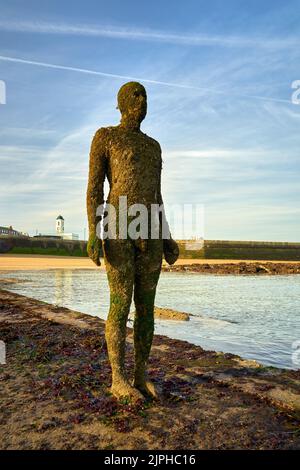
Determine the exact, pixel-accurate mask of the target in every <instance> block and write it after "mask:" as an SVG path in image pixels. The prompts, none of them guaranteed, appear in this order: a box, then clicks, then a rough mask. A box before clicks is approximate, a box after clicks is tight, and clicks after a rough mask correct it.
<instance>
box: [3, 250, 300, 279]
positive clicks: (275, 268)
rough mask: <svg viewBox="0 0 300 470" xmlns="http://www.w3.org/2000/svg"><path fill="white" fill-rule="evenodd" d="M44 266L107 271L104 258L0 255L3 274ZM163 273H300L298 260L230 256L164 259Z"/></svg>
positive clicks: (38, 268) (41, 268)
mask: <svg viewBox="0 0 300 470" xmlns="http://www.w3.org/2000/svg"><path fill="white" fill-rule="evenodd" d="M45 269H47V270H48V269H88V270H95V269H98V270H99V269H100V270H102V271H105V265H104V260H103V259H101V266H100V267H97V266H95V265H94V264H93V262H92V261H91V260H90V259H89V258H83V257H73V256H50V255H9V254H1V255H0V274H3V273H5V272H8V271H27V270H28V271H31V270H45ZM162 272H182V273H183V272H190V273H198V274H224V275H225V274H238V275H241V274H242V275H243V274H245V275H247V274H252V275H256V274H258V275H261V274H270V275H285V274H300V262H299V261H267V260H265V261H262V260H229V259H210V260H208V259H178V260H177V262H176V263H175V265H173V266H169V265H167V263H166V262H165V261H164V262H163V266H162Z"/></svg>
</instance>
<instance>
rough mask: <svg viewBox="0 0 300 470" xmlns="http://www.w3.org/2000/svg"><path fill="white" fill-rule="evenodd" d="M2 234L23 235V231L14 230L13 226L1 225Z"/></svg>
mask: <svg viewBox="0 0 300 470" xmlns="http://www.w3.org/2000/svg"><path fill="white" fill-rule="evenodd" d="M0 235H8V236H12V237H22V236H23V233H21V232H18V231H17V230H14V229H13V228H12V226H11V225H10V226H9V227H0Z"/></svg>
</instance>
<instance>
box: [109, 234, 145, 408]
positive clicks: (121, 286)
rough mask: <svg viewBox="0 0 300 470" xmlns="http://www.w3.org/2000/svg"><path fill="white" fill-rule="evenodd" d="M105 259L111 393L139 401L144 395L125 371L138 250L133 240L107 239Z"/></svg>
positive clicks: (118, 396)
mask: <svg viewBox="0 0 300 470" xmlns="http://www.w3.org/2000/svg"><path fill="white" fill-rule="evenodd" d="M104 258H105V265H106V270H107V277H108V282H109V288H110V309H109V314H108V318H107V321H106V327H105V338H106V343H107V349H108V356H109V361H110V364H111V369H112V386H111V392H112V394H113V395H114V396H116V397H117V398H121V397H125V396H128V397H130V398H131V399H133V400H134V401H136V400H140V399H143V396H142V394H141V393H140V392H139V391H138V390H137V389H135V388H134V387H133V386H131V385H130V384H129V382H128V380H127V377H126V371H125V345H126V324H127V319H128V314H129V309H130V304H131V299H132V290H133V283H134V247H133V246H132V243H131V242H130V241H129V240H107V241H105V243H104Z"/></svg>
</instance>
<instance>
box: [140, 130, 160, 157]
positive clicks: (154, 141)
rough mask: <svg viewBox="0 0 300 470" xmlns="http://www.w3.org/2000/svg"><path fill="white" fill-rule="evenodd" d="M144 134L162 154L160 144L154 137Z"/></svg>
mask: <svg viewBox="0 0 300 470" xmlns="http://www.w3.org/2000/svg"><path fill="white" fill-rule="evenodd" d="M143 134H144V136H145V138H146V139H147V140H148V141H149V142H150V143H151V144H152V145H153V146H154V147H156V148H157V149H158V150H159V151H160V152H161V147H160V143H159V142H158V141H157V140H155V139H153V137H150V136H149V135H147V134H145V133H144V132H143Z"/></svg>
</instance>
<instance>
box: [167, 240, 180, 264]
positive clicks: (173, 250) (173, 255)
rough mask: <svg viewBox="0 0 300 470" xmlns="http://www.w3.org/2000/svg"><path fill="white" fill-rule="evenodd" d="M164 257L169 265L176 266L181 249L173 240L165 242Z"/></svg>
mask: <svg viewBox="0 0 300 470" xmlns="http://www.w3.org/2000/svg"><path fill="white" fill-rule="evenodd" d="M164 256H165V260H166V262H167V263H168V264H170V265H171V264H174V263H175V261H177V259H178V256H179V248H178V245H177V243H176V242H175V240H173V238H169V239H165V240H164Z"/></svg>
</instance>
